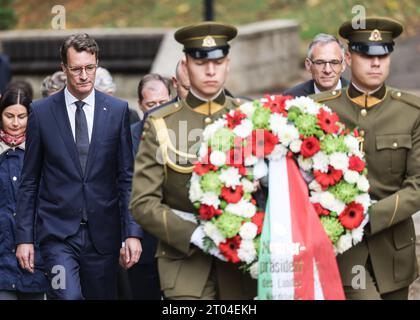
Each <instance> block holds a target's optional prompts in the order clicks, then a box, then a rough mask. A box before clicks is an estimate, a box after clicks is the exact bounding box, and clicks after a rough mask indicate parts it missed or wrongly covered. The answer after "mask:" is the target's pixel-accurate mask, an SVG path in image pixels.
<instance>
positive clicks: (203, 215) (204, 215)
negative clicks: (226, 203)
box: [198, 204, 222, 220]
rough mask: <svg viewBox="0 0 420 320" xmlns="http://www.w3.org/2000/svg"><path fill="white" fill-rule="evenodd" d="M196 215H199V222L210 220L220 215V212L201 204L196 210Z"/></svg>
mask: <svg viewBox="0 0 420 320" xmlns="http://www.w3.org/2000/svg"><path fill="white" fill-rule="evenodd" d="M198 213H199V214H200V219H201V220H210V219H211V218H213V217H214V216H219V215H221V214H222V210H220V209H216V208H215V207H213V206H208V205H205V204H202V205H201V207H200V209H199V210H198Z"/></svg>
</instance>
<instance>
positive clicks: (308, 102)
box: [286, 97, 320, 115]
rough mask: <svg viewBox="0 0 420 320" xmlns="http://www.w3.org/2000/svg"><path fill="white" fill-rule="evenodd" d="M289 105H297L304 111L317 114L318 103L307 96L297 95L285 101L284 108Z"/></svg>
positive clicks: (287, 107) (288, 107)
mask: <svg viewBox="0 0 420 320" xmlns="http://www.w3.org/2000/svg"><path fill="white" fill-rule="evenodd" d="M291 107H297V108H299V109H300V110H301V111H302V112H304V113H309V114H311V115H317V114H318V112H319V108H320V104H318V103H317V102H315V101H314V100H312V99H311V98H308V97H298V98H295V99H293V100H287V101H286V110H289V109H290V108H291Z"/></svg>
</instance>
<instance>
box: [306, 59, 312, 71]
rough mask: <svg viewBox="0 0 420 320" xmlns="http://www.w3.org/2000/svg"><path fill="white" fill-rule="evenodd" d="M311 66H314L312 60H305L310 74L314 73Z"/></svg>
mask: <svg viewBox="0 0 420 320" xmlns="http://www.w3.org/2000/svg"><path fill="white" fill-rule="evenodd" d="M311 64H312V62H311V60H309V58H305V69H306V71H308V72H309V73H312V71H311Z"/></svg>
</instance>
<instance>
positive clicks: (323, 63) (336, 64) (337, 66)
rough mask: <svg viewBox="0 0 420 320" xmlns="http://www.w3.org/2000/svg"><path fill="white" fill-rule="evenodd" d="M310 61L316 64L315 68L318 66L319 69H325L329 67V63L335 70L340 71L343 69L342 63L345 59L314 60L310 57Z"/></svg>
mask: <svg viewBox="0 0 420 320" xmlns="http://www.w3.org/2000/svg"><path fill="white" fill-rule="evenodd" d="M308 59H309V61H311V62H312V64H313V65H314V66H315V68H317V69H318V70H324V68H326V67H327V64H329V65H330V68H331V69H332V70H333V71H334V72H339V71H341V67H342V63H343V60H337V59H334V60H330V61H326V60H320V59H319V60H312V59H310V58H308Z"/></svg>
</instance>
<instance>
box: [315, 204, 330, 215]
mask: <svg viewBox="0 0 420 320" xmlns="http://www.w3.org/2000/svg"><path fill="white" fill-rule="evenodd" d="M312 205H313V206H314V208H315V211H316V213H318V215H319V216H328V215H329V214H330V211H329V210H327V209H325V208H324V207H323V206H321V204H320V203H312Z"/></svg>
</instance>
